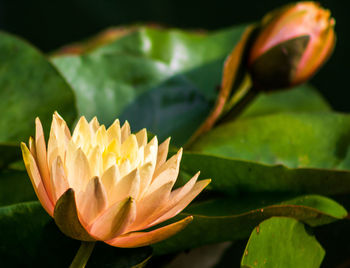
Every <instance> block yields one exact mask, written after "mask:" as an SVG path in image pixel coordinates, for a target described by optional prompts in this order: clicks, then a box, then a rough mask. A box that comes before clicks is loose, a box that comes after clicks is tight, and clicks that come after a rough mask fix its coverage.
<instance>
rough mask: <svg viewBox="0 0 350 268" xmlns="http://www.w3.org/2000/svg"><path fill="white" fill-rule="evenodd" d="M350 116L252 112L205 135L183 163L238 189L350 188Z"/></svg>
mask: <svg viewBox="0 0 350 268" xmlns="http://www.w3.org/2000/svg"><path fill="white" fill-rule="evenodd" d="M349 133H350V116H349V115H346V114H338V113H335V112H315V113H276V114H269V115H265V116H257V117H247V118H242V119H239V120H237V121H234V122H230V123H227V124H224V125H221V126H219V127H217V128H215V129H213V130H212V131H211V132H209V133H207V134H206V135H203V136H202V138H200V139H199V140H198V141H197V142H196V143H195V144H194V145H193V146H192V147H191V150H192V151H193V153H185V154H184V157H183V162H182V168H183V169H184V170H185V171H186V172H188V173H190V174H191V173H193V172H196V171H197V170H201V171H202V173H203V175H204V176H205V177H211V178H214V179H213V182H212V184H211V186H212V187H213V188H215V189H219V190H223V191H226V192H228V193H231V194H234V193H236V192H237V191H254V192H256V191H282V192H283V191H285V192H290V191H292V192H299V193H322V194H338V193H349V192H350V172H349V169H350V153H349V145H350V134H349Z"/></svg>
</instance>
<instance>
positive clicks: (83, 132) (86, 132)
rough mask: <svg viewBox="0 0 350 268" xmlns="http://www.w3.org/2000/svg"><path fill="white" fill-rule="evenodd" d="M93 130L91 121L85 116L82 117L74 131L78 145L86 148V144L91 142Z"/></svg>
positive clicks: (74, 137) (73, 137)
mask: <svg viewBox="0 0 350 268" xmlns="http://www.w3.org/2000/svg"><path fill="white" fill-rule="evenodd" d="M91 137H92V132H91V129H90V126H89V123H88V122H87V121H86V118H85V117H84V116H82V117H80V119H79V121H78V123H77V125H76V127H75V128H74V131H73V136H72V139H73V141H74V142H75V143H76V145H77V146H78V147H81V148H83V150H85V149H86V146H87V145H89V144H91Z"/></svg>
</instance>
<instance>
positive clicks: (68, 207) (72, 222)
mask: <svg viewBox="0 0 350 268" xmlns="http://www.w3.org/2000/svg"><path fill="white" fill-rule="evenodd" d="M54 219H55V222H56V224H57V226H58V228H59V229H60V230H61V231H62V232H63V233H64V234H65V235H66V236H68V237H71V238H74V239H77V240H81V241H94V239H93V238H92V237H91V236H90V234H89V233H88V232H87V231H86V229H85V228H84V227H83V225H82V224H81V222H80V220H79V215H78V210H77V206H76V201H75V194H74V190H73V189H72V188H70V189H68V190H67V191H66V192H65V193H64V194H63V195H62V196H61V197H60V198H59V199H58V201H57V203H56V206H55V211H54Z"/></svg>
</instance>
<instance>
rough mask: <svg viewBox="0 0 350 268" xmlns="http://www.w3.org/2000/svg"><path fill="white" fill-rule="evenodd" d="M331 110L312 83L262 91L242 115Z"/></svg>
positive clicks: (241, 116)
mask: <svg viewBox="0 0 350 268" xmlns="http://www.w3.org/2000/svg"><path fill="white" fill-rule="evenodd" d="M329 110H331V107H330V105H329V104H328V103H327V102H326V100H325V99H324V98H323V97H322V96H321V94H320V93H318V91H317V90H316V89H315V88H314V87H313V86H311V85H307V84H304V85H301V86H298V87H295V88H292V89H288V90H281V91H273V92H262V93H260V94H259V95H258V97H257V98H256V99H255V100H254V101H253V103H252V104H251V105H249V106H248V107H247V109H245V110H244V111H243V113H242V114H241V115H240V118H243V117H252V116H261V115H266V114H275V113H281V112H297V113H301V112H320V111H329Z"/></svg>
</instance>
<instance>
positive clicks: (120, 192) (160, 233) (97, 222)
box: [21, 113, 210, 248]
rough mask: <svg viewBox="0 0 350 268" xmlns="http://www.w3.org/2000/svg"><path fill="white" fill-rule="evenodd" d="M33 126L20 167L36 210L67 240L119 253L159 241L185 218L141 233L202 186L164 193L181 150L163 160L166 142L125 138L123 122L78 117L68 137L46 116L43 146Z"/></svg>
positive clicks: (180, 207)
mask: <svg viewBox="0 0 350 268" xmlns="http://www.w3.org/2000/svg"><path fill="white" fill-rule="evenodd" d="M35 123H36V135H35V139H33V138H30V140H29V148H28V147H27V146H26V145H25V144H24V143H22V144H21V148H22V153H23V159H24V163H25V166H26V169H27V172H28V174H29V177H30V179H31V182H32V184H33V187H34V190H35V192H36V195H37V197H38V199H39V200H40V202H41V204H42V206H43V207H44V209H45V210H46V211H47V213H48V214H49V215H50V216H51V217H53V218H54V220H55V222H56V224H57V226H58V227H59V228H60V230H61V231H62V232H63V233H64V234H66V235H67V236H69V237H71V238H74V239H78V240H81V241H96V240H100V241H104V242H105V243H107V244H109V245H112V246H116V247H126V248H128V247H140V246H145V245H149V244H153V243H156V242H159V241H161V240H163V239H166V238H168V237H170V236H172V235H174V234H175V233H177V232H179V231H180V230H182V229H183V228H184V227H185V226H186V225H187V224H188V223H189V222H190V221H191V220H192V216H189V217H186V218H184V219H183V220H180V221H177V222H175V223H172V224H169V225H166V226H163V227H160V228H157V229H154V230H151V231H148V230H146V229H148V228H150V227H152V226H155V225H157V224H159V223H161V222H164V221H166V220H168V219H170V218H172V217H174V216H175V215H177V214H178V213H179V212H180V211H182V210H183V209H184V208H185V207H186V206H187V205H188V204H189V203H190V202H191V201H192V200H193V199H194V198H195V197H196V196H197V195H198V194H199V193H200V192H201V191H202V190H203V189H204V188H205V187H206V186H207V185H208V183H209V182H210V180H201V181H197V178H198V176H199V172H198V173H197V174H196V175H195V176H194V177H193V178H192V179H191V180H189V181H188V182H187V183H186V184H185V185H184V186H182V187H180V188H177V189H175V190H173V191H172V188H173V186H174V183H175V181H176V179H177V176H178V173H179V166H180V160H181V155H182V149H180V150H179V151H178V152H177V154H175V155H174V156H172V157H171V158H170V159H168V160H167V154H168V147H169V141H170V139H169V138H168V139H167V140H165V141H164V142H163V143H162V144H160V145H159V146H158V141H157V137H154V138H153V139H152V140H151V141H149V142H148V139H147V132H146V129H142V130H141V131H139V132H137V133H136V134H131V131H130V126H129V124H128V122H125V124H124V125H123V126H122V127H120V124H119V121H118V120H116V121H115V122H114V123H113V124H112V125H111V126H110V127H109V128H108V129H106V128H105V126H104V125H100V124H99V122H98V121H97V119H96V118H93V119H92V120H91V121H90V122H87V120H86V119H85V117H81V118H80V120H79V121H78V123H77V125H76V127H75V129H74V132H73V134H72V135H71V133H70V131H69V129H68V127H67V125H66V122H65V121H64V120H63V119H62V118H61V117H60V116H59V115H58V113H54V115H53V120H52V125H51V131H50V137H49V140H48V146H47V147H46V143H45V138H44V133H43V128H42V125H41V122H40V120H39V119H38V118H37V119H36V121H35ZM145 230H146V231H145Z"/></svg>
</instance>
